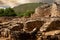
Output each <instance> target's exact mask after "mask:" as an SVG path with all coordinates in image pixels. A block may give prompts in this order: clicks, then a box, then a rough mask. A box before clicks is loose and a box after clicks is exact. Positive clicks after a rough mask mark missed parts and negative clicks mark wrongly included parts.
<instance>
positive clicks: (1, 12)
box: [0, 8, 16, 16]
mask: <svg viewBox="0 0 60 40" xmlns="http://www.w3.org/2000/svg"><path fill="white" fill-rule="evenodd" d="M0 16H16V13H15V12H14V10H13V9H12V8H6V9H0Z"/></svg>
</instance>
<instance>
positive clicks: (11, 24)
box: [0, 3, 60, 40]
mask: <svg viewBox="0 0 60 40" xmlns="http://www.w3.org/2000/svg"><path fill="white" fill-rule="evenodd" d="M52 9H53V10H52ZM56 9H57V5H56V4H55V3H54V4H53V5H52V6H51V5H45V6H42V7H40V8H39V7H38V8H37V9H36V11H35V14H33V15H32V16H31V17H29V18H26V17H22V18H20V17H0V40H60V16H59V13H60V12H59V11H58V10H56ZM38 10H39V11H38ZM42 10H43V12H40V11H42ZM47 10H50V11H48V12H47ZM42 13H43V14H42ZM47 13H48V14H47ZM56 13H57V14H56ZM44 14H45V15H44ZM46 14H47V15H46ZM34 15H35V16H34Z"/></svg>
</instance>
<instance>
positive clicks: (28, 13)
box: [24, 10, 34, 17]
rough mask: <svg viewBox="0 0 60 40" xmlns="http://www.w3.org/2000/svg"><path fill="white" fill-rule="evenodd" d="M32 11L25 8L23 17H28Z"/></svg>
mask: <svg viewBox="0 0 60 40" xmlns="http://www.w3.org/2000/svg"><path fill="white" fill-rule="evenodd" d="M33 13H34V11H32V10H31V11H30V10H27V11H26V12H25V13H24V16H25V17H30V16H31V14H33Z"/></svg>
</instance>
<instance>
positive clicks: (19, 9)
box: [14, 3, 42, 13]
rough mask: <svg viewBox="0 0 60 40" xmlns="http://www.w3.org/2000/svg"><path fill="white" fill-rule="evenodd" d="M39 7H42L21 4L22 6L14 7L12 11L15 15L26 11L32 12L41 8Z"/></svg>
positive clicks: (35, 4) (38, 4)
mask: <svg viewBox="0 0 60 40" xmlns="http://www.w3.org/2000/svg"><path fill="white" fill-rule="evenodd" d="M41 5H42V3H28V4H22V5H19V6H16V7H14V10H15V12H17V13H21V12H25V11H27V10H34V9H35V8H36V7H38V6H41Z"/></svg>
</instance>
